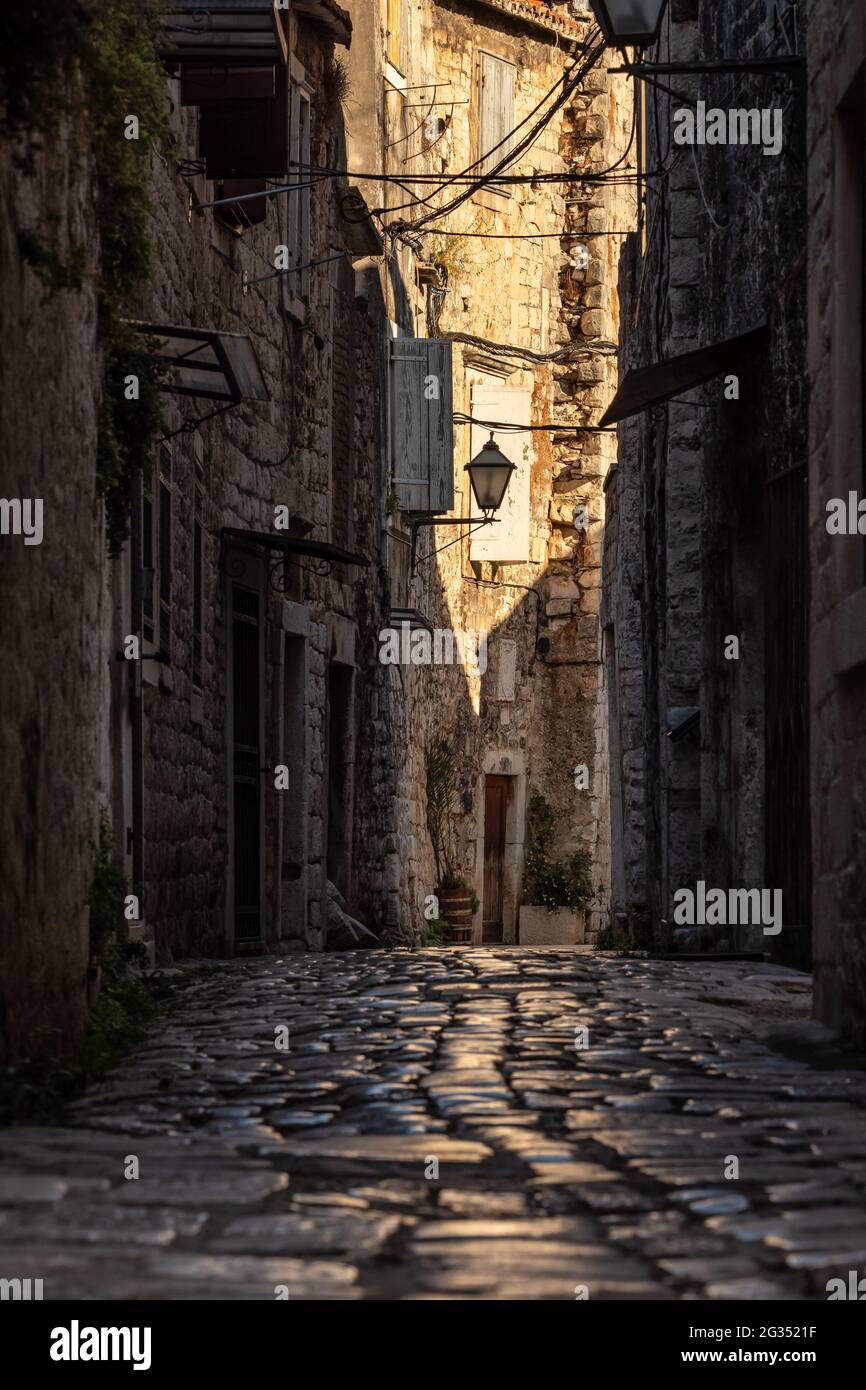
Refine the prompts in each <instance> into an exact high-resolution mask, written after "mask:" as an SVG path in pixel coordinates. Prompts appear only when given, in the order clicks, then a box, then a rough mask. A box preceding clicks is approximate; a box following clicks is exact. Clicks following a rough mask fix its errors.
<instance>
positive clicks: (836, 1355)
mask: <svg viewBox="0 0 866 1390" xmlns="http://www.w3.org/2000/svg"><path fill="white" fill-rule="evenodd" d="M422 1301H425V1302H426V1301H431V1302H437V1301H443V1300H437V1299H431V1300H422ZM444 1301H446V1302H449V1303H457V1302H460V1301H462V1300H459V1299H454V1298H451V1299H447V1300H444ZM482 1301H483V1300H471V1302H472V1303H473V1305H474V1306H473V1314H472V1316H473V1317H474V1318H477V1316H478V1312H479V1309H478V1303H479V1302H482ZM864 1301H866V1300H864ZM302 1302H303V1307H300V1306H299V1305H300V1304H301V1303H302ZM358 1302H363V1300H358V1301H347V1302H346V1304H345V1307H344V1309H343V1311H342V1312H339V1310H338V1308H337V1307H335V1304H334V1302H333V1301H329V1302H327V1303H325V1305H324V1308H323V1316H324V1317H325V1318H326V1319H327V1323H326V1324H325V1331H326V1333H327V1335H326V1336H324V1337H321V1338H320V1339H319V1338H318V1329H317V1328H316V1321H317V1317H316V1313H315V1311H314V1306H315V1305H312V1306H311V1304H310V1303H309V1302H306V1301H303V1300H297V1302H296V1303H295V1305H294V1306H293V1305H292V1302H291V1301H288V1302H285V1303H283V1302H280V1301H279V1300H275V1301H274V1302H273V1303H269V1304H263V1303H261V1302H258V1301H252V1300H251V1301H236V1302H233V1303H232V1304H231V1311H230V1312H229V1311H228V1308H227V1306H226V1304H224V1303H219V1302H205V1303H201V1302H191V1301H190V1302H185V1301H177V1302H171V1303H144V1302H141V1303H137V1302H125V1303H110V1302H88V1303H70V1302H65V1303H35V1302H34V1303H26V1302H14V1303H13V1302H4V1303H2V1304H0V1334H2V1338H3V1350H4V1359H5V1361H6V1364H7V1365H10V1364H13V1363H14V1362H17V1363H18V1365H20V1367H21V1368H22V1369H26V1370H28V1371H33V1372H37V1373H38V1374H39V1375H40V1376H43V1375H45V1374H46V1373H48V1374H49V1375H50V1377H51V1378H52V1379H53V1378H55V1377H61V1378H64V1377H65V1378H67V1379H68V1378H69V1376H72V1375H77V1376H86V1377H88V1378H91V1379H92V1378H93V1377H94V1375H97V1374H98V1372H99V1371H100V1370H110V1372H111V1373H112V1375H113V1376H115V1377H116V1376H117V1375H118V1373H120V1374H123V1373H124V1372H126V1373H128V1374H130V1375H138V1377H139V1379H143V1378H144V1377H145V1376H151V1377H158V1378H160V1379H162V1378H163V1377H167V1376H171V1377H175V1376H177V1375H178V1374H180V1375H183V1374H190V1375H193V1374H194V1375H196V1376H197V1377H200V1376H201V1375H203V1374H204V1375H207V1374H209V1373H213V1374H214V1375H215V1376H222V1377H223V1378H224V1377H225V1376H226V1375H227V1374H228V1375H238V1374H243V1375H246V1376H249V1374H250V1371H251V1370H252V1371H254V1373H255V1374H256V1376H257V1377H261V1376H262V1375H267V1374H268V1373H269V1372H270V1371H271V1369H273V1371H274V1372H275V1373H279V1374H281V1375H290V1374H291V1373H292V1370H293V1365H294V1369H296V1370H299V1371H303V1374H304V1375H309V1373H310V1370H311V1369H313V1367H314V1366H315V1364H316V1361H317V1360H319V1358H321V1360H322V1364H323V1367H325V1366H326V1367H327V1372H328V1374H329V1376H332V1375H333V1374H334V1372H335V1370H336V1369H338V1367H339V1365H340V1362H341V1360H342V1357H343V1356H345V1358H346V1365H347V1369H348V1367H349V1366H351V1369H352V1370H353V1371H354V1372H355V1373H356V1374H357V1372H358V1370H359V1369H361V1368H362V1367H363V1364H364V1361H365V1360H368V1361H369V1363H370V1365H371V1367H375V1366H379V1367H380V1368H381V1366H382V1364H383V1358H385V1357H387V1358H388V1363H389V1364H390V1365H391V1366H392V1368H393V1367H394V1365H395V1360H396V1361H397V1364H399V1358H400V1357H401V1355H402V1353H401V1346H402V1345H403V1343H404V1339H405V1336H406V1334H407V1331H411V1329H409V1328H407V1324H406V1312H405V1310H404V1313H403V1314H402V1315H401V1318H400V1322H399V1324H395V1322H394V1320H393V1314H391V1315H388V1316H387V1317H385V1316H383V1317H382V1321H381V1322H379V1321H378V1318H377V1317H376V1314H375V1313H373V1312H372V1310H371V1308H370V1307H369V1305H367V1307H366V1308H365V1309H364V1310H363V1311H362V1310H361V1309H359V1308H358V1306H357V1305H358ZM852 1302H854V1303H855V1306H853V1307H852V1306H850V1304H851V1303H852ZM521 1306H522V1307H523V1308H524V1309H527V1307H528V1306H529V1305H528V1304H521ZM548 1313H549V1314H552V1316H551V1317H550V1322H549V1323H548V1322H547V1316H546V1315H544V1314H542V1316H544V1322H545V1326H546V1328H548V1329H549V1331H550V1334H552V1335H555V1336H562V1337H564V1338H565V1339H566V1340H565V1342H564V1343H562V1342H561V1343H559V1351H560V1353H561V1352H563V1351H565V1350H566V1348H568V1349H569V1350H568V1353H567V1358H566V1359H567V1360H568V1361H571V1362H572V1365H573V1368H574V1366H575V1363H574V1357H575V1356H577V1357H578V1363H579V1362H581V1361H582V1359H583V1357H584V1356H587V1357H588V1356H591V1357H592V1361H593V1363H594V1364H595V1365H597V1364H598V1360H599V1359H602V1361H603V1363H604V1364H605V1366H606V1369H607V1370H609V1372H611V1373H613V1374H614V1375H616V1373H617V1372H622V1371H640V1372H641V1373H642V1374H644V1375H646V1374H652V1373H660V1374H664V1375H666V1374H667V1373H668V1372H670V1371H672V1370H675V1369H679V1370H686V1371H692V1372H700V1371H701V1370H702V1369H703V1368H705V1367H713V1366H719V1367H731V1366H743V1367H747V1368H752V1367H755V1368H758V1367H760V1368H762V1369H763V1370H766V1371H768V1372H775V1371H778V1370H787V1369H788V1368H789V1367H793V1368H798V1369H801V1370H812V1371H813V1372H814V1371H817V1372H819V1373H820V1374H821V1375H822V1376H823V1377H825V1378H826V1376H827V1375H828V1374H833V1373H834V1372H836V1371H837V1370H839V1371H841V1370H842V1369H843V1368H845V1369H846V1370H847V1371H848V1373H849V1374H850V1370H851V1368H852V1367H854V1366H856V1365H857V1364H858V1363H859V1359H860V1353H861V1349H862V1344H863V1335H864V1326H866V1322H864V1310H863V1309H861V1308H860V1307H859V1300H853V1299H842V1298H841V1297H840V1298H839V1299H838V1300H837V1301H829V1302H796V1301H790V1302H764V1303H754V1302H752V1303H733V1302H725V1303H710V1302H702V1301H697V1300H696V1301H694V1302H690V1301H688V1300H685V1301H682V1302H673V1301H671V1302H663V1301H658V1302H656V1301H645V1302H644V1301H642V1302H627V1301H625V1300H616V1301H614V1300H598V1301H596V1302H592V1301H591V1300H580V1299H577V1300H575V1301H574V1303H573V1304H572V1306H570V1307H569V1308H568V1309H567V1310H563V1309H560V1312H559V1313H556V1312H555V1309H552V1308H551V1309H548ZM534 1316H537V1315H532V1318H531V1321H529V1326H528V1327H526V1328H524V1331H523V1332H522V1333H521V1332H520V1331H519V1330H518V1328H516V1327H515V1324H514V1317H513V1314H511V1315H508V1318H509V1321H508V1323H507V1325H503V1331H502V1333H501V1334H500V1336H499V1337H496V1339H495V1340H491V1338H490V1335H489V1332H488V1330H487V1329H488V1326H489V1325H487V1323H486V1315H485V1318H484V1324H485V1333H486V1335H485V1337H484V1341H483V1342H477V1341H476V1340H475V1336H474V1335H473V1329H472V1327H471V1325H470V1324H468V1323H467V1322H466V1317H467V1314H466V1313H464V1314H459V1313H458V1314H457V1315H456V1317H455V1319H454V1322H451V1320H450V1317H449V1320H448V1323H447V1324H446V1326H445V1327H444V1328H443V1326H442V1324H441V1317H442V1314H438V1315H437V1317H438V1318H439V1320H440V1321H439V1322H438V1323H437V1324H435V1328H436V1337H435V1342H433V1343H432V1344H430V1343H428V1344H426V1345H425V1350H424V1363H423V1373H424V1376H425V1378H426V1379H429V1375H430V1372H431V1370H434V1369H435V1367H436V1362H437V1359H438V1358H439V1357H441V1362H442V1365H443V1369H447V1370H448V1372H449V1374H453V1372H454V1369H455V1357H456V1355H457V1354H458V1346H459V1347H460V1348H461V1351H460V1353H459V1354H460V1356H461V1358H464V1357H465V1350H468V1352H469V1356H468V1357H466V1358H465V1359H466V1367H465V1369H466V1370H468V1369H469V1368H470V1367H473V1363H474V1362H476V1361H477V1359H478V1358H481V1357H483V1358H484V1373H485V1375H489V1372H490V1362H491V1361H492V1362H493V1364H494V1365H495V1364H496V1362H497V1360H498V1359H499V1357H500V1356H505V1355H507V1356H508V1357H509V1363H508V1365H507V1366H506V1370H510V1371H511V1372H512V1373H513V1372H514V1370H515V1367H514V1365H513V1362H512V1360H511V1358H512V1357H513V1354H514V1340H515V1338H514V1334H515V1333H517V1336H518V1338H519V1340H520V1341H521V1343H522V1344H523V1347H524V1349H525V1352H526V1354H527V1355H528V1356H530V1358H531V1359H532V1360H536V1358H537V1357H539V1356H546V1355H548V1354H553V1352H554V1348H552V1347H550V1348H548V1349H547V1351H545V1350H544V1343H540V1342H538V1341H537V1340H534V1339H532V1338H530V1340H529V1341H526V1340H525V1334H526V1332H530V1333H531V1332H533V1331H534V1330H535V1329H536V1328H537V1327H538V1324H535V1323H534ZM356 1319H357V1322H356ZM415 1326H417V1329H418V1330H419V1331H420V1333H421V1335H422V1336H425V1335H426V1336H429V1332H430V1331H432V1328H431V1324H429V1323H427V1322H426V1318H425V1319H424V1320H423V1321H422V1323H420V1324H417V1325H415ZM496 1326H497V1320H496V1319H495V1320H494V1323H493V1324H492V1329H495V1328H496ZM476 1331H477V1329H476ZM455 1334H457V1335H459V1336H460V1341H459V1343H456V1342H454V1341H452V1340H451V1339H452V1337H453V1336H454V1335H455ZM314 1339H316V1340H314ZM389 1347H390V1348H391V1349H392V1350H391V1352H390V1353H389V1351H388V1348H389ZM463 1348H465V1350H463ZM509 1348H510V1350H509ZM437 1353H438V1357H437ZM311 1358H314V1359H313V1363H312V1366H311V1364H310V1363H311ZM473 1368H474V1367H473ZM411 1373H412V1372H411V1371H410V1368H409V1365H408V1364H407V1365H406V1367H405V1369H404V1372H403V1374H411ZM464 1373H465V1372H464ZM416 1374H417V1372H416Z"/></svg>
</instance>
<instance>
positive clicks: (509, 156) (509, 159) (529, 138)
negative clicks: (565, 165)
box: [375, 29, 600, 213]
mask: <svg viewBox="0 0 866 1390" xmlns="http://www.w3.org/2000/svg"><path fill="white" fill-rule="evenodd" d="M598 33H599V31H598V30H597V29H596V30H595V33H594V35H593V37H595V36H596V35H598ZM598 56H600V54H599V55H598ZM594 61H597V59H596V60H594ZM583 66H586V65H583V64H581V61H580V59H577V60H575V62H574V63H572V65H571V67H569V68H567V69H566V71H565V72H563V73H562V74H561V76H560V77H559V78H558V79H557V81H556V82H555V83H554V84H553V86H552V87H551V88H550V90H549V91H547V92H545V94H544V96H543V97H542V98H541V100H540V101H538V102H537V103H536V105H535V106H534V107H533V108H532V110H531V111H529V112H528V113H527V115H526V116H524V118H523V120H522V121H519V122H518V123H517V125H516V126H514V127H513V129H512V130H510V131H508V132H507V133H506V134H505V135H504V136H503V137H502V139H501V140H498V141H497V142H496V144H495V145H492V146H491V147H490V149H488V150H485V152H484V153H483V154H482V155H479V157H478V158H477V159H475V160H473V161H472V163H471V164H467V165H466V166H465V168H463V169H461V170H460V172H459V174H449V175H447V176H445V175H442V174H435V175H432V176H430V175H426V176H425V175H416V176H415V178H413V180H412V182H416V181H422V182H427V181H428V180H429V179H430V178H431V177H432V179H433V181H434V182H435V183H436V185H437V189H436V191H437V192H442V191H444V190H445V189H446V188H449V187H451V186H452V185H454V184H455V183H457V182H458V181H463V180H465V179H467V177H468V176H471V175H472V171H473V170H477V169H480V168H481V167H482V166H483V165H485V164H486V163H487V162H488V160H489V159H490V158H491V156H492V155H494V154H495V153H496V151H497V150H499V149H501V148H502V147H503V145H508V144H509V142H510V141H512V140H513V139H514V136H515V135H516V134H517V132H518V131H519V130H521V129H522V128H523V127H524V126H525V125H527V124H528V123H529V122H530V121H531V120H532V119H533V117H534V116H535V115H537V113H538V112H539V111H540V110H541V108H542V107H543V106H544V104H545V103H546V102H547V101H549V100H550V99H551V98H554V105H553V106H552V107H551V109H550V111H549V112H547V113H546V114H545V116H544V117H542V121H541V122H540V123H539V124H538V126H537V127H533V128H532V130H530V131H529V132H528V133H527V135H525V136H524V137H523V138H522V139H521V140H520V141H518V142H517V145H515V146H512V147H511V148H510V149H508V150H506V152H505V155H504V156H503V158H502V160H501V161H500V163H499V164H498V165H496V166H495V168H494V169H493V170H488V171H487V174H486V175H475V177H474V178H469V181H470V182H473V183H474V182H476V181H477V180H478V178H479V177H480V178H482V180H483V179H484V178H486V177H487V176H489V175H490V174H491V173H494V172H495V171H496V169H500V168H503V167H507V166H508V164H509V163H513V162H514V157H516V155H517V153H518V152H522V150H524V149H526V148H528V146H529V145H531V144H532V143H534V141H535V140H536V139H537V138H538V135H539V134H540V133H541V130H543V129H544V126H545V125H546V124H547V123H548V122H549V121H550V120H551V119H552V117H553V115H554V114H555V112H556V111H557V110H558V109H559V105H561V103H562V101H563V100H564V99H565V96H566V95H568V93H569V92H570V90H571V88H570V85H569V84H570V81H571V78H572V74H573V73H574V72H575V70H576V69H577V68H578V67H581V69H583ZM589 66H594V62H593V63H590V64H589ZM588 70H589V68H588V67H587V71H588ZM560 87H561V88H562V89H563V90H562V92H560V94H559V96H558V97H557V96H556V92H557V89H558V88H560ZM527 142H528V144H527ZM414 205H415V204H412V203H406V204H399V205H398V206H396V207H391V208H376V209H375V211H376V212H378V213H394V212H402V211H404V210H405V209H406V208H407V207H412V206H414Z"/></svg>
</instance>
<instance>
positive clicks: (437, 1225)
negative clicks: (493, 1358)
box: [0, 948, 866, 1299]
mask: <svg viewBox="0 0 866 1390" xmlns="http://www.w3.org/2000/svg"><path fill="white" fill-rule="evenodd" d="M807 1008H808V980H807V978H806V977H805V976H802V975H797V974H795V973H794V972H791V971H783V970H779V969H778V968H773V967H770V966H767V965H754V964H747V963H724V964H713V963H707V964H693V963H681V964H676V963H670V962H660V961H646V960H634V959H622V958H619V957H615V956H612V955H599V954H597V953H589V952H586V951H581V950H580V949H578V950H570V951H569V950H558V949H548V950H534V951H533V950H523V949H515V948H511V949H508V948H498V949H496V948H493V949H491V948H479V949H464V950H430V951H423V952H420V951H419V952H413V953H410V952H405V951H398V952H390V953H389V952H381V951H367V952H354V953H351V954H344V955H326V956H313V955H301V956H290V957H288V958H286V959H258V960H255V961H251V962H231V963H228V964H226V965H224V966H220V967H219V968H218V969H215V970H209V971H201V972H198V973H197V974H196V975H195V983H194V984H193V985H192V986H191V988H190V990H189V991H188V993H187V995H186V996H185V1001H184V1004H183V1006H182V1008H181V1010H180V1011H179V1012H178V1013H177V1014H175V1015H173V1016H172V1018H171V1022H170V1023H169V1024H168V1025H167V1026H166V1027H165V1028H164V1030H163V1031H162V1032H161V1033H160V1034H158V1035H156V1036H155V1037H154V1039H153V1041H152V1042H151V1043H150V1045H148V1046H147V1047H146V1048H145V1049H143V1050H142V1051H140V1052H139V1053H138V1054H137V1055H136V1056H135V1057H134V1059H132V1060H131V1061H130V1062H128V1063H127V1064H126V1065H125V1066H124V1067H123V1068H122V1069H120V1070H119V1071H117V1072H116V1073H115V1074H114V1075H113V1076H112V1078H111V1080H110V1082H108V1083H106V1084H104V1085H103V1086H101V1087H100V1088H98V1089H97V1090H94V1091H93V1092H91V1093H90V1094H89V1095H88V1096H87V1097H86V1098H85V1099H84V1100H82V1101H80V1102H79V1103H78V1104H77V1105H76V1106H75V1107H74V1111H73V1115H72V1118H71V1121H70V1124H69V1125H68V1127H64V1128H57V1129H38V1128H27V1129H23V1128H19V1129H7V1130H4V1131H2V1132H0V1277H7V1278H10V1277H19V1278H27V1277H30V1278H42V1279H43V1280H44V1291H45V1297H46V1298H60V1299H76V1298H90V1299H92V1298H118V1299H130V1298H134V1299H147V1298H158V1299H175V1298H180V1299H182V1298H192V1299H208V1298H219V1299H227V1298H228V1299H234V1298H242V1299H274V1298H275V1297H279V1296H282V1297H285V1296H286V1295H288V1296H289V1297H290V1298H307V1299H309V1298H314V1299H319V1298H326V1299H362V1298H368V1299H369V1298H386V1299H515V1298H531V1299H574V1298H575V1297H576V1296H578V1295H579V1293H580V1290H579V1287H578V1286H585V1288H586V1290H587V1292H588V1296H589V1297H590V1299H592V1298H613V1299H619V1298H625V1299H633V1298H638V1299H679V1298H698V1299H734V1298H749V1299H801V1298H825V1297H826V1292H825V1285H826V1280H827V1279H828V1278H829V1277H831V1276H835V1275H838V1274H842V1275H843V1276H847V1271H848V1270H849V1269H854V1268H858V1267H860V1268H861V1272H862V1266H863V1265H864V1262H866V1210H864V1207H866V1203H864V1192H866V1110H864V1101H866V1074H864V1073H863V1072H859V1071H846V1070H823V1071H822V1070H816V1069H813V1068H812V1067H810V1066H808V1065H806V1064H805V1063H802V1062H798V1061H793V1060H789V1059H788V1058H786V1057H784V1056H782V1055H780V1054H778V1053H777V1052H773V1051H770V1050H768V1048H767V1047H766V1046H765V1045H764V1044H763V1043H762V1042H761V1036H762V1033H763V1031H765V1029H766V1027H767V1026H769V1025H772V1024H773V1023H774V1022H778V1021H779V1020H781V1019H784V1018H785V1017H790V1016H791V1014H792V1012H793V1013H794V1014H797V1013H798V1012H799V1014H800V1015H802V1014H803V1013H804V1012H805V1011H806V1009H807ZM282 1025H285V1026H287V1027H288V1029H289V1046H290V1051H289V1052H288V1053H286V1052H280V1051H278V1050H277V1048H276V1046H275V1039H276V1038H277V1037H278V1035H276V1034H275V1029H278V1028H280V1027H281V1026H282ZM581 1028H585V1029H586V1030H587V1036H586V1038H585V1039H584V1038H583V1035H581V1034H580V1033H578V1034H577V1035H576V1033H575V1030H576V1029H581ZM576 1040H577V1041H578V1042H581V1041H584V1040H585V1041H586V1042H587V1046H586V1047H585V1048H579V1049H576V1048H575V1042H576ZM132 1156H135V1157H136V1158H137V1159H138V1163H139V1177H138V1179H137V1180H135V1179H127V1178H126V1177H125V1176H124V1170H125V1168H126V1170H127V1171H132V1166H133V1165H132V1164H131V1163H130V1159H131V1157H132ZM732 1158H736V1159H737V1160H738V1162H739V1178H738V1179H737V1180H730V1179H726V1177H725V1172H726V1168H727V1170H728V1171H732V1162H731V1160H732ZM433 1160H436V1161H437V1162H438V1179H437V1178H435V1177H432V1176H429V1175H430V1174H431V1173H432V1172H433V1170H434V1165H433Z"/></svg>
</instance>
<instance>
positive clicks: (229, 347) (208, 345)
mask: <svg viewBox="0 0 866 1390" xmlns="http://www.w3.org/2000/svg"><path fill="white" fill-rule="evenodd" d="M132 326H133V328H135V330H136V332H138V333H140V334H141V335H142V336H143V337H145V338H147V339H148V340H149V342H148V344H147V346H146V347H145V351H146V352H147V353H148V355H149V356H150V357H151V358H152V360H153V361H154V362H157V363H158V364H159V365H160V366H161V367H162V368H163V369H164V370H165V371H166V372H167V374H168V380H166V381H164V382H163V383H162V389H163V390H164V391H171V392H173V393H175V394H176V395H180V396H202V397H204V398H205V399H206V400H211V401H225V402H226V403H228V404H232V405H238V404H239V403H240V402H241V401H245V400H251V401H268V400H270V395H269V393H268V388H267V386H266V385H265V380H264V377H263V376H262V372H261V368H260V366H259V360H258V358H257V356H256V350H255V348H254V347H253V344H252V340H251V339H250V338H249V337H248V336H247V334H246V333H222V332H217V331H216V330H215V329H212V328H187V327H176V326H174V325H170V324H157V323H133V325H132Z"/></svg>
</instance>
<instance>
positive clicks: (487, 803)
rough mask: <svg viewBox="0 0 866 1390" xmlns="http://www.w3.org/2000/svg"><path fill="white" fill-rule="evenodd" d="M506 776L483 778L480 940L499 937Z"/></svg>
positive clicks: (506, 791) (503, 863) (490, 939)
mask: <svg viewBox="0 0 866 1390" xmlns="http://www.w3.org/2000/svg"><path fill="white" fill-rule="evenodd" d="M507 807H508V778H507V777H485V779H484V912H483V918H482V934H481V939H482V941H501V940H502V876H503V873H504V871H505V816H506V811H507Z"/></svg>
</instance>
